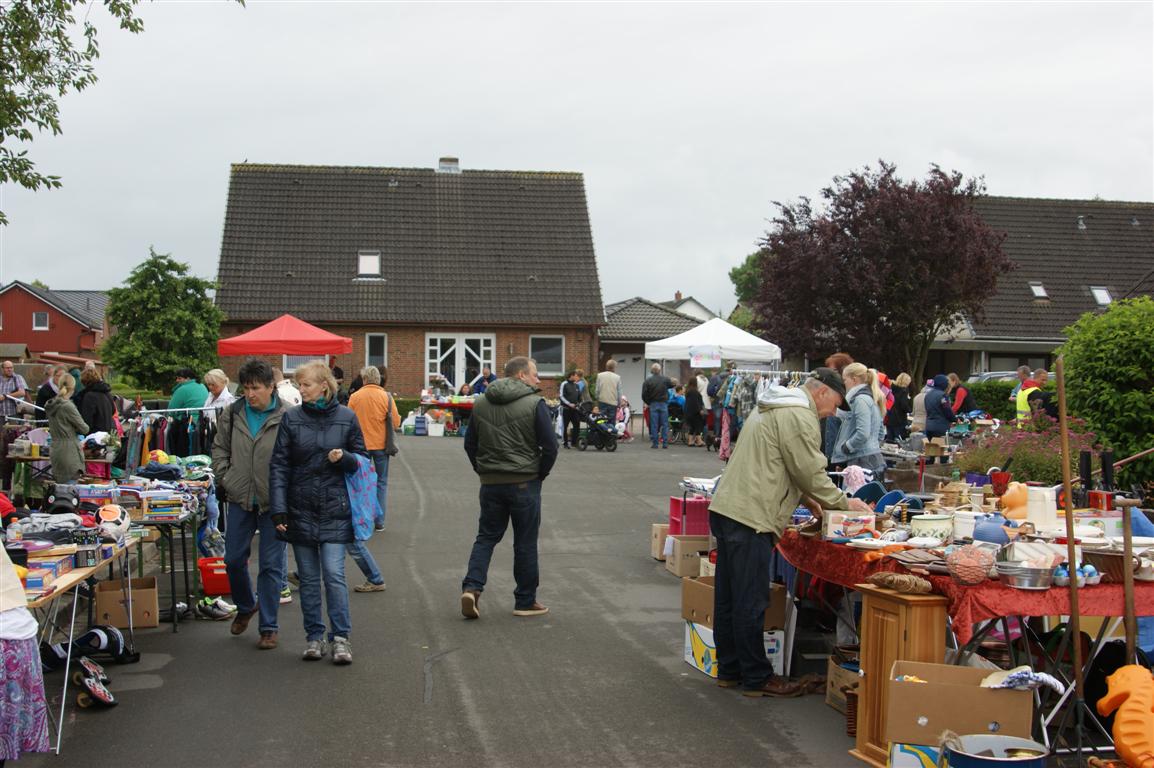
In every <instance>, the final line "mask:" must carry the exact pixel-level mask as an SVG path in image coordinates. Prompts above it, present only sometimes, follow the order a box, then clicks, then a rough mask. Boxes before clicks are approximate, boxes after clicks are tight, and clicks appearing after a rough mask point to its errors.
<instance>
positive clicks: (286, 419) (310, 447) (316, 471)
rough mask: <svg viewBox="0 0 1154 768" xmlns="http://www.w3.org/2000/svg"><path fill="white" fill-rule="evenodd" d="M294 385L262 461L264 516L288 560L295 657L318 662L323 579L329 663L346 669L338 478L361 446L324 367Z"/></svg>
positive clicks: (344, 534) (348, 534) (343, 512)
mask: <svg viewBox="0 0 1154 768" xmlns="http://www.w3.org/2000/svg"><path fill="white" fill-rule="evenodd" d="M296 381H297V386H298V387H300V393H301V399H302V401H303V402H302V403H301V405H299V406H297V407H295V408H290V409H288V410H287V411H285V414H284V416H283V417H282V419H281V423H280V429H279V431H278V432H277V437H276V445H275V446H274V447H273V451H272V458H271V460H270V461H269V507H270V510H269V511H270V513H271V514H272V516H273V521H274V522H275V523H276V527H277V531H278V532H279V535H280V537H281V538H282V539H284V540H285V541H287V542H289V543H290V544H292V545H293V555H294V557H295V558H296V564H297V572H298V575H299V577H300V598H301V613H302V614H303V615H304V624H305V634H306V636H307V640H308V645H307V646H306V648H305V652H304V654H303V656H302V658H304V659H305V660H306V661H317V660H319V659H322V658H324V656H325V650H326V645H325V623H324V617H323V616H322V615H321V581H322V579H323V581H324V588H325V589H324V591H325V602H327V603H328V615H329V624H330V628H329V633H328V641H329V643H331V644H332V655H333V663H334V664H349V663H351V662H352V660H353V655H352V648H351V646H350V644H349V633H350V631H351V629H352V628H351V626H350V624H351V620H350V617H349V590H348V586H347V585H346V583H345V545H346V544H350V543H352V541H353V519H352V508H351V504H350V502H349V493H348V489H347V487H346V485H345V475H346V474H347V473H350V472H355V471H356V469H357V459H356V456H354V454H360V455H361V456H366V457H367V453H366V451H365V441H364V438H363V437H362V435H361V427H360V424H359V423H358V422H357V417H356V414H354V413H353V412H352V411H351V410H350V409H349V408H346V407H345V406H343V405H340V404H339V403H338V402H337V395H338V392H339V390H338V389H337V383H336V380H335V379H334V378H333V375H332V372H330V371H329V369H328V366H326V365H325V364H324V363H322V362H319V361H315V362H311V363H308V364H306V365H303V366H301V367H300V368H298V369H297V370H296Z"/></svg>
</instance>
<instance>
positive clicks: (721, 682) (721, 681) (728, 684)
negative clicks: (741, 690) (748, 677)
mask: <svg viewBox="0 0 1154 768" xmlns="http://www.w3.org/2000/svg"><path fill="white" fill-rule="evenodd" d="M740 685H741V681H740V680H726V679H725V678H721V677H719V678H717V687H718V688H737V687H739V686H740Z"/></svg>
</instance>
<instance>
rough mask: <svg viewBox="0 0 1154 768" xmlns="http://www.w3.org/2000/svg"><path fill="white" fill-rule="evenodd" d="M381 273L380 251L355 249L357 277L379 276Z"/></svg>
mask: <svg viewBox="0 0 1154 768" xmlns="http://www.w3.org/2000/svg"><path fill="white" fill-rule="evenodd" d="M380 274H381V252H380V251H357V275H358V276H359V277H379V276H380Z"/></svg>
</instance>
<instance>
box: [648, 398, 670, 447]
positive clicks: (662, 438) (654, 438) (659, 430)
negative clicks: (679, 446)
mask: <svg viewBox="0 0 1154 768" xmlns="http://www.w3.org/2000/svg"><path fill="white" fill-rule="evenodd" d="M649 440H650V442H652V443H653V445H654V446H656V445H657V444H658V443H661V442H664V443H665V444H666V445H669V403H668V402H664V403H662V402H654V403H650V404H649Z"/></svg>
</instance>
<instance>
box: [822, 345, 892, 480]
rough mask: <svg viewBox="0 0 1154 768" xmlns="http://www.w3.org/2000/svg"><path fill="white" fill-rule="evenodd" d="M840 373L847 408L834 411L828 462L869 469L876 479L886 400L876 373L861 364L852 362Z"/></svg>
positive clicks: (880, 470)
mask: <svg viewBox="0 0 1154 768" xmlns="http://www.w3.org/2000/svg"><path fill="white" fill-rule="evenodd" d="M841 375H842V379H844V380H845V386H846V394H845V402H846V406H847V407H848V410H844V411H839V412H838V415H839V416H840V417H841V426H840V428H839V430H838V433H837V439H836V440H835V441H834V446H833V456H832V461H833V462H834V463H835V464H845V465H847V466H849V465H853V466H859V467H862V468H864V469H869V470H872V471H873V472H874V474H875V476H876V477H877V478H878V479H879V480H880V479H881V473H883V472H885V468H886V462H885V459H884V458H882V451H881V443H882V439H883V438H884V436H885V424H884V418H885V407H886V401H885V395H884V394H883V393H882V390H881V387H880V386H879V385H878V379H877V373H876V372H875V371H874V370H872V369H870V368H866V367H865V366H864V365H862V364H861V363H853V364H851V365H847V366H846V367H845V369H844V370H843V371H842V372H841Z"/></svg>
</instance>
